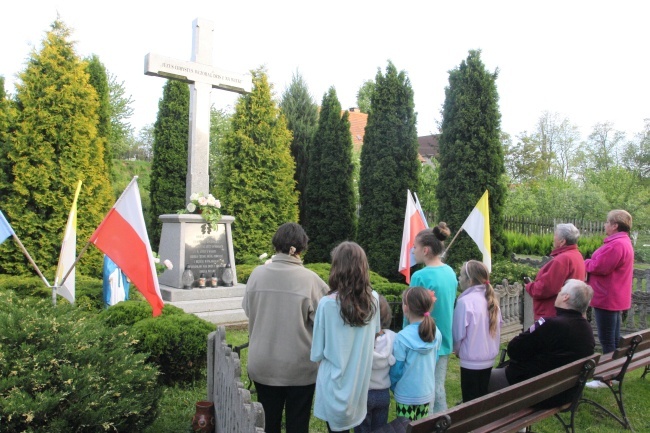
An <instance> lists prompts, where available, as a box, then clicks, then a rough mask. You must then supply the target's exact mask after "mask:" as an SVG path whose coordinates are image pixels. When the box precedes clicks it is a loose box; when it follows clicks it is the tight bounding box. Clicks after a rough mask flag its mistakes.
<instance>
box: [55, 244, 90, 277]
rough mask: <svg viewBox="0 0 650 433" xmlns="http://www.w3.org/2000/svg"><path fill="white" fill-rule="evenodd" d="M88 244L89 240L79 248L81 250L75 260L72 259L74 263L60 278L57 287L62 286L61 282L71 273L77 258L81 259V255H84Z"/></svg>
mask: <svg viewBox="0 0 650 433" xmlns="http://www.w3.org/2000/svg"><path fill="white" fill-rule="evenodd" d="M89 246H90V241H88V242H86V245H84V247H83V249H82V250H81V252H79V255H78V256H77V258H76V259H75V261H74V263H73V264H72V266H70V269H68V272H66V274H65V275H64V276H63V279H62V280H61V282H60V283H59V285H58V287H61V286H63V283H65V280H66V279H67V278H68V275H70V274H71V273H72V270H73V269H74V267H75V266H77V262H78V261H79V259H81V256H83V255H84V253H85V252H86V250H87V249H88V247H89Z"/></svg>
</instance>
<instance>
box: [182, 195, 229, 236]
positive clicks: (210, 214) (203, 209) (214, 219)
mask: <svg viewBox="0 0 650 433" xmlns="http://www.w3.org/2000/svg"><path fill="white" fill-rule="evenodd" d="M219 209H221V202H220V201H219V200H217V199H216V198H214V196H213V195H212V194H208V196H207V197H205V196H204V195H203V193H196V192H195V193H194V194H192V195H191V196H190V202H189V203H188V204H187V206H186V207H185V209H181V210H180V211H179V212H178V213H198V214H201V216H202V217H203V219H204V220H205V221H206V222H207V223H208V224H209V225H210V228H211V229H212V230H216V229H217V223H219V220H221V211H220V210H219Z"/></svg>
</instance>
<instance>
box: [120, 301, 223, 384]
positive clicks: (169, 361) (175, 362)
mask: <svg viewBox="0 0 650 433" xmlns="http://www.w3.org/2000/svg"><path fill="white" fill-rule="evenodd" d="M214 330H215V325H213V324H212V323H210V322H207V321H205V320H203V319H200V318H199V317H197V316H195V315H193V314H172V315H164V314H163V315H162V316H159V317H150V318H148V319H144V320H140V321H139V322H137V323H135V324H134V325H133V332H134V335H135V336H136V338H137V339H138V340H139V344H138V350H139V351H141V352H145V353H148V354H150V355H149V361H151V362H154V363H155V364H157V365H158V367H159V369H160V372H161V373H162V374H163V376H162V379H163V381H164V382H165V383H167V384H171V383H176V382H188V381H191V380H193V379H196V378H198V377H199V376H200V375H201V371H202V369H204V368H205V366H206V362H207V350H208V349H207V341H208V334H209V333H210V332H212V331H214Z"/></svg>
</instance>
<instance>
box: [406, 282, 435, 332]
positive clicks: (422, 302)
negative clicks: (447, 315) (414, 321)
mask: <svg viewBox="0 0 650 433" xmlns="http://www.w3.org/2000/svg"><path fill="white" fill-rule="evenodd" d="M433 297H434V294H433V292H432V291H431V290H427V289H425V288H424V287H409V288H408V289H406V290H405V291H404V294H403V295H402V302H403V303H404V305H406V306H407V307H408V308H409V312H411V313H413V314H414V315H416V316H423V317H422V321H421V322H420V326H418V335H419V336H420V338H421V339H422V341H425V342H427V343H431V342H432V341H433V340H434V339H435V338H436V321H435V319H434V318H433V317H432V316H431V313H430V311H431V309H432V308H433Z"/></svg>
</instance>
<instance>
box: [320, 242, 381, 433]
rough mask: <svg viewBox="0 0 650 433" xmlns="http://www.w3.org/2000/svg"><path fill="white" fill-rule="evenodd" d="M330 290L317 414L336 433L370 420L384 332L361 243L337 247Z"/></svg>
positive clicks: (324, 305)
mask: <svg viewBox="0 0 650 433" xmlns="http://www.w3.org/2000/svg"><path fill="white" fill-rule="evenodd" d="M329 286H330V292H329V294H328V295H327V296H324V297H323V298H322V299H321V300H320V302H319V304H318V309H317V311H316V319H315V321H314V339H313V341H312V346H311V357H310V358H311V360H312V361H313V362H320V365H319V367H318V376H317V378H316V399H315V403H314V416H316V417H317V418H320V419H322V420H324V421H326V422H327V429H328V431H330V432H347V431H349V430H350V429H351V428H353V427H356V426H358V425H359V424H361V422H362V421H363V420H364V419H365V417H366V410H367V400H368V388H369V385H370V373H371V372H372V354H373V348H374V343H375V334H376V333H378V332H380V331H381V328H380V323H379V301H378V295H377V293H376V292H375V291H373V290H372V288H371V287H370V274H369V268H368V260H367V258H366V253H365V252H364V251H363V249H362V248H361V247H360V246H359V245H357V244H356V243H354V242H342V243H341V244H339V245H338V246H337V247H336V248H334V250H333V251H332V267H331V270H330V276H329Z"/></svg>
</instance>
